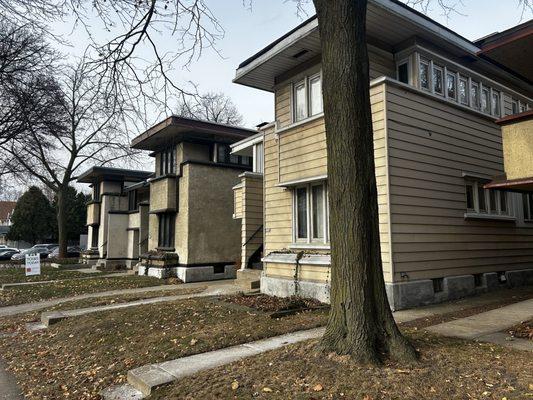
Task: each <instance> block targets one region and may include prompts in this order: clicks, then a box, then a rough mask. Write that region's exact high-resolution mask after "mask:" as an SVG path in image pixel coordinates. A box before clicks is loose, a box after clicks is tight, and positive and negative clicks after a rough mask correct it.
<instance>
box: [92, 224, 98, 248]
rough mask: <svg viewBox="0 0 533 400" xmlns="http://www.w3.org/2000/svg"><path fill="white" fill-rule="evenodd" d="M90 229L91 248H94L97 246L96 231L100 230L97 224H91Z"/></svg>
mask: <svg viewBox="0 0 533 400" xmlns="http://www.w3.org/2000/svg"><path fill="white" fill-rule="evenodd" d="M91 229H92V231H93V236H92V238H91V247H92V248H93V249H96V248H98V232H99V231H100V226H99V225H93V226H92V227H91Z"/></svg>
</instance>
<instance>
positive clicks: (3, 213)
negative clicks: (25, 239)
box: [0, 201, 17, 245]
mask: <svg viewBox="0 0 533 400" xmlns="http://www.w3.org/2000/svg"><path fill="white" fill-rule="evenodd" d="M16 205H17V202H16V201H0V244H5V245H7V244H9V243H8V240H7V233H8V232H9V227H10V226H11V216H12V215H13V211H14V210H15V206H16ZM10 245H13V243H10Z"/></svg>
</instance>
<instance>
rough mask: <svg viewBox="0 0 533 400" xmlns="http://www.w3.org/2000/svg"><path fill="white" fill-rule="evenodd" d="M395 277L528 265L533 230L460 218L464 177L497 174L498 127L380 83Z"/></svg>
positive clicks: (499, 157) (499, 158) (520, 225)
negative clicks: (383, 98)
mask: <svg viewBox="0 0 533 400" xmlns="http://www.w3.org/2000/svg"><path fill="white" fill-rule="evenodd" d="M386 87H387V92H386V99H387V104H386V108H387V128H388V144H389V149H388V154H389V168H390V178H389V179H390V204H391V206H390V207H391V208H390V212H391V227H392V232H391V233H392V251H393V263H394V280H395V281H399V280H400V274H407V276H408V277H409V279H410V280H413V279H424V278H437V277H444V276H451V275H462V274H475V273H482V272H488V271H500V270H502V271H504V270H512V269H519V268H527V267H529V268H531V265H533V226H531V225H528V224H524V223H523V222H521V209H520V197H519V196H518V197H517V195H513V202H514V206H515V207H514V208H515V211H514V213H515V214H516V215H517V222H516V223H515V222H504V221H496V220H465V218H464V213H465V211H466V200H465V185H464V178H463V173H464V172H466V173H470V174H476V175H481V176H487V177H489V178H490V177H493V176H497V175H501V174H502V173H503V153H502V137H501V129H500V127H499V126H498V125H496V124H495V123H494V121H493V120H492V119H491V118H488V117H483V116H481V115H478V114H476V113H473V112H469V111H465V110H463V109H460V108H459V107H456V106H454V105H451V104H448V103H446V102H444V101H439V100H436V99H433V98H430V97H429V96H426V95H424V94H421V93H419V92H416V91H413V90H410V89H407V88H404V87H401V86H399V85H396V84H393V83H391V84H387V85H386Z"/></svg>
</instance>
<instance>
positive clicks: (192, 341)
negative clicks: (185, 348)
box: [190, 339, 198, 346]
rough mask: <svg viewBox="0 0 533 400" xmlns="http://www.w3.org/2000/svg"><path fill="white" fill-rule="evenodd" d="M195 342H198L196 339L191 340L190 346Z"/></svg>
mask: <svg viewBox="0 0 533 400" xmlns="http://www.w3.org/2000/svg"><path fill="white" fill-rule="evenodd" d="M197 342H198V340H196V339H191V343H190V344H191V346H194V345H195V344H196V343H197Z"/></svg>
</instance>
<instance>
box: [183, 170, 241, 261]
mask: <svg viewBox="0 0 533 400" xmlns="http://www.w3.org/2000/svg"><path fill="white" fill-rule="evenodd" d="M185 171H187V173H188V182H189V185H188V186H189V187H188V197H189V201H188V205H189V207H188V210H189V216H188V217H189V218H188V220H189V222H188V225H189V232H188V236H187V239H188V254H187V256H186V257H184V258H182V256H181V254H180V263H187V264H199V263H216V262H235V261H237V260H238V259H239V258H240V256H241V249H240V247H241V246H240V242H241V223H240V221H238V220H235V219H233V191H232V187H233V186H235V185H236V184H237V183H238V182H239V177H238V176H239V174H240V173H241V172H242V171H240V170H238V169H232V168H221V167H214V166H206V165H196V164H188V165H186V166H184V176H185ZM180 203H181V201H180ZM180 213H181V208H180ZM178 235H179V232H176V237H178Z"/></svg>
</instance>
